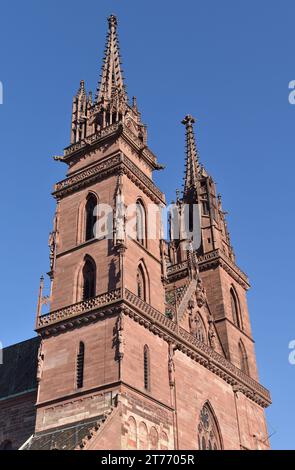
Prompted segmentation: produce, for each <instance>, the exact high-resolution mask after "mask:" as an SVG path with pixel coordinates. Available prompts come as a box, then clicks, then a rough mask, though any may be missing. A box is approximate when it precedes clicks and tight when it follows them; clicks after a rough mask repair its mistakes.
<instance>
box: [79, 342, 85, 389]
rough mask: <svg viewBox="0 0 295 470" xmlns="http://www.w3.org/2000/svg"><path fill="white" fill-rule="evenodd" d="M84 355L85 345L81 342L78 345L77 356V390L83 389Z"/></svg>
mask: <svg viewBox="0 0 295 470" xmlns="http://www.w3.org/2000/svg"><path fill="white" fill-rule="evenodd" d="M84 354H85V345H84V343H83V342H82V341H80V344H79V351H78V354H77V388H82V387H83V381H84Z"/></svg>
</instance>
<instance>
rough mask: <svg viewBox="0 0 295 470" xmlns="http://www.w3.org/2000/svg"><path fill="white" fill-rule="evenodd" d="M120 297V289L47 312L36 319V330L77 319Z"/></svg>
mask: <svg viewBox="0 0 295 470" xmlns="http://www.w3.org/2000/svg"><path fill="white" fill-rule="evenodd" d="M121 297H122V295H121V289H115V290H112V291H110V292H106V293H104V294H101V295H97V296H96V297H93V298H92V299H88V300H84V301H82V302H77V303H76V304H72V305H69V306H68V307H64V308H60V309H58V310H54V311H53V312H49V313H47V314H45V315H41V316H40V317H38V319H37V328H42V327H46V326H49V325H52V324H54V323H57V322H60V321H63V320H66V319H69V318H72V317H77V316H79V315H82V314H83V313H86V312H90V311H91V310H94V309H97V308H100V307H103V306H104V305H108V304H110V303H112V302H117V301H118V300H120V299H121Z"/></svg>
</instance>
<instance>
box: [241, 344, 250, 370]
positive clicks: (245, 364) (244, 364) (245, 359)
mask: <svg viewBox="0 0 295 470" xmlns="http://www.w3.org/2000/svg"><path fill="white" fill-rule="evenodd" d="M239 357H240V369H241V371H242V372H245V374H247V375H249V364H248V356H247V352H246V348H245V346H244V343H243V341H242V340H240V342H239Z"/></svg>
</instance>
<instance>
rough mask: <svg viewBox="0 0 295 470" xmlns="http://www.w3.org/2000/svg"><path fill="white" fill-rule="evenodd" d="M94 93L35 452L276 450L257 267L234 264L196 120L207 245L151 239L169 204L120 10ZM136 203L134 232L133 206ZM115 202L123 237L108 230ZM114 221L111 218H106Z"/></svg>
mask: <svg viewBox="0 0 295 470" xmlns="http://www.w3.org/2000/svg"><path fill="white" fill-rule="evenodd" d="M108 25H109V31H108V37H107V45H106V53H105V58H104V61H103V67H102V75H101V81H100V84H99V86H98V89H97V94H96V96H95V98H94V99H93V98H92V95H91V93H88V94H87V92H86V90H85V85H84V82H83V81H82V82H81V84H80V88H79V90H78V92H77V94H76V96H75V97H74V100H73V111H72V126H71V144H70V146H69V147H67V148H66V149H65V152H64V156H63V157H58V160H60V161H62V162H63V163H65V164H66V165H67V168H68V170H67V176H66V178H65V179H64V180H63V181H61V182H59V183H57V184H56V186H55V189H54V197H55V198H56V201H57V209H56V215H55V220H54V228H53V231H52V233H51V235H50V273H49V276H50V280H51V289H50V296H49V299H48V298H47V299H45V300H46V301H50V311H49V313H47V314H43V313H42V311H41V307H42V304H43V303H44V297H43V294H42V286H41V290H40V297H39V309H38V317H37V321H36V330H37V332H38V335H39V336H40V338H41V345H40V349H39V355H38V371H37V378H38V394H37V402H36V410H37V415H36V425H35V433H34V436H32V437H31V438H30V439H29V440H28V441H27V443H26V444H25V446H24V448H27V449H52V448H58V449H78V450H80V449H81V450H88V449H268V448H269V442H268V433H267V427H266V422H265V416H264V408H265V407H267V406H268V405H269V404H270V396H269V393H268V391H267V390H266V389H265V388H264V387H263V386H262V385H260V384H259V382H258V375H257V368H256V360H255V351H254V341H253V338H252V334H251V327H250V321H249V314H248V309H247V301H246V291H247V289H248V288H249V282H248V279H247V276H246V275H245V274H244V273H243V272H242V271H241V270H240V269H239V268H238V266H237V265H236V263H235V257H234V253H233V248H232V246H231V243H230V237H229V233H228V229H227V225H226V220H225V212H224V211H223V209H222V204H221V198H220V196H218V195H217V194H216V188H215V184H214V182H213V179H212V177H211V176H210V175H208V174H207V172H206V170H205V168H204V167H203V166H201V165H200V163H199V158H198V153H197V149H196V144H195V137H194V132H193V123H194V119H193V118H192V117H191V116H187V117H186V118H185V119H184V121H183V124H184V125H185V129H186V171H185V184H184V191H183V194H181V195H180V194H178V195H177V200H176V207H177V211H179V214H181V212H182V211H183V208H184V206H185V205H188V206H193V205H194V204H198V205H200V206H201V207H202V214H201V234H202V236H201V244H200V246H199V248H198V250H194V249H189V245H188V243H187V240H185V239H181V237H180V239H179V240H172V241H171V242H166V241H164V240H162V239H161V235H160V234H161V231H160V220H158V219H157V223H156V234H157V235H156V237H154V238H153V239H150V238H149V237H148V235H147V234H148V229H149V227H148V224H149V217H148V211H149V206H150V205H152V204H153V205H154V206H156V207H159V208H161V207H163V206H165V197H164V195H163V194H162V193H161V191H160V190H159V189H158V188H157V187H156V185H155V184H154V183H153V180H152V174H153V171H154V170H158V169H160V168H161V165H159V164H158V163H157V158H156V156H155V155H154V154H153V153H152V151H151V150H150V149H149V147H148V145H147V130H146V126H145V125H144V124H143V123H142V121H141V115H140V113H139V111H138V108H137V104H136V100H135V98H134V99H133V103H132V105H130V104H129V101H128V97H127V93H126V90H125V87H124V82H123V77H122V72H121V65H120V55H119V45H118V37H117V20H116V18H115V17H114V16H111V17H110V18H109V19H108ZM131 204H133V205H135V207H136V210H135V212H136V228H135V230H136V237H133V238H130V237H128V236H127V234H126V223H127V221H126V215H125V212H124V211H123V210H122V208H124V209H125V208H126V207H129V206H130V205H131ZM106 206H108V207H111V208H112V214H113V215H110V217H111V218H112V220H111V226H112V234H111V236H108V237H105V236H104V237H103V236H102V237H99V236H98V237H97V236H96V235H97V234H95V233H94V229H95V227H96V228H97V224H98V222H99V218H100V217H102V212H103V211H102V212H101V213H99V211H97V208H101V207H106ZM108 220H109V219H108Z"/></svg>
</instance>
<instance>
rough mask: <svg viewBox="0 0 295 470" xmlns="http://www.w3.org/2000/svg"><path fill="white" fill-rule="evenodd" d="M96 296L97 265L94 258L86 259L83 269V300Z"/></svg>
mask: <svg viewBox="0 0 295 470" xmlns="http://www.w3.org/2000/svg"><path fill="white" fill-rule="evenodd" d="M95 295H96V265H95V262H94V261H93V259H92V258H86V261H85V264H84V267H83V296H82V298H83V300H88V299H91V298H92V297H95Z"/></svg>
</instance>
